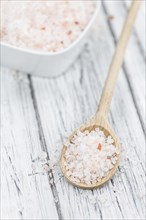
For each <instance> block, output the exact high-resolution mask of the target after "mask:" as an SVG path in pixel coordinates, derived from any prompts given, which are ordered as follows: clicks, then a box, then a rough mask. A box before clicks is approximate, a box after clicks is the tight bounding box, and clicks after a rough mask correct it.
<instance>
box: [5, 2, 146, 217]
mask: <svg viewBox="0 0 146 220" xmlns="http://www.w3.org/2000/svg"><path fill="white" fill-rule="evenodd" d="M129 5H130V1H128V0H127V1H125V0H122V1H121V0H117V1H116V0H111V1H109V0H106V1H105V0H104V1H103V3H102V6H101V10H100V15H99V18H98V22H97V24H96V25H95V27H94V30H93V31H92V33H91V36H90V37H89V39H88V41H87V43H86V45H85V47H84V50H83V51H82V53H81V55H80V57H78V59H77V60H76V61H75V62H74V64H73V65H72V66H71V67H70V68H69V70H68V71H67V72H65V73H64V74H62V75H61V76H59V77H57V78H54V79H44V78H37V77H32V76H29V75H25V74H22V73H20V72H18V71H14V70H10V69H6V68H2V69H1V86H2V95H1V98H2V100H1V114H2V123H1V126H2V145H1V174H2V177H1V199H2V201H1V202H2V203H1V211H2V212H1V219H10V220H11V219H43V220H44V219H48V220H53V219H54V220H57V219H71V220H74V219H80V220H83V219H86V220H89V219H91V220H95V219H100V220H101V219H104V220H106V219H115V220H116V219H126V220H129V219H131V220H137V219H140V220H142V219H144V218H145V176H144V174H145V135H144V134H145V119H144V104H145V77H144V72H145V34H144V32H145V24H144V22H145V11H144V1H142V5H141V9H140V12H139V15H138V17H137V20H136V23H135V27H134V31H133V34H132V36H131V38H130V41H129V44H128V48H127V51H126V55H125V60H124V64H123V67H122V69H121V73H120V77H119V80H118V84H117V87H116V90H115V93H114V97H113V100H112V105H111V111H110V114H109V120H110V122H111V124H112V125H113V127H114V129H115V131H116V132H117V134H118V136H119V137H120V140H121V142H122V161H121V164H120V166H119V170H118V172H117V175H115V176H114V178H113V179H112V180H111V181H109V182H108V183H107V184H106V185H104V186H103V187H102V188H100V189H97V190H93V191H90V190H89V191H83V190H81V189H78V188H76V187H73V186H72V185H70V184H68V183H67V182H66V181H65V180H64V178H60V179H59V180H58V181H57V180H56V178H57V175H56V174H55V172H54V170H52V171H50V172H45V173H42V172H39V173H38V174H34V175H30V174H31V173H33V172H34V170H33V169H34V160H35V158H37V156H38V154H39V152H40V151H45V152H47V154H48V156H49V158H50V159H52V158H53V157H54V155H55V151H56V149H58V151H57V153H56V154H58V152H59V150H60V149H61V147H62V144H63V140H64V139H65V137H66V135H67V134H70V133H71V132H72V131H73V130H74V129H75V128H76V127H78V126H79V125H80V124H81V123H82V122H85V121H86V120H87V119H88V118H89V117H90V116H91V115H93V114H94V112H95V111H96V108H97V105H98V102H99V98H100V95H101V91H102V87H103V84H104V80H105V78H106V75H107V71H108V68H109V64H110V62H111V58H112V55H113V52H114V48H115V43H116V41H117V39H118V36H119V33H120V31H121V28H122V25H123V22H124V19H125V16H126V14H127V8H128V7H129ZM48 71H49V70H48ZM50 173H51V174H50ZM51 175H52V179H53V181H51V183H50V176H51Z"/></svg>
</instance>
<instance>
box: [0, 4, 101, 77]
mask: <svg viewBox="0 0 146 220" xmlns="http://www.w3.org/2000/svg"><path fill="white" fill-rule="evenodd" d="M99 6H100V1H99V0H98V1H97V2H96V10H95V12H94V14H93V16H92V18H91V20H90V21H89V23H88V25H87V26H86V28H85V30H84V31H83V32H82V34H81V35H80V36H79V37H78V38H77V40H75V41H74V42H73V43H72V44H71V45H70V46H69V47H67V48H66V49H63V50H62V51H60V52H54V53H50V52H37V51H34V50H29V49H22V48H18V47H15V46H11V45H9V44H7V43H3V42H1V65H3V66H7V67H10V68H14V69H16V70H19V71H22V72H24V73H29V74H33V75H37V76H40V77H42V76H44V77H55V76H57V75H59V74H61V73H63V72H64V71H65V70H67V68H68V67H69V66H70V65H71V64H72V63H73V61H74V60H75V58H76V57H77V56H78V55H79V53H80V51H81V49H82V47H83V45H84V43H85V40H86V37H87V35H88V33H89V30H90V28H91V26H92V25H93V23H94V21H95V20H96V17H97V14H98V10H99Z"/></svg>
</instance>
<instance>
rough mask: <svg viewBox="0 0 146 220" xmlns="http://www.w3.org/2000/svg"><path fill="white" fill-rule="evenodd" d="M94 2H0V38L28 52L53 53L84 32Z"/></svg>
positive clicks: (92, 11) (91, 14)
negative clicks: (29, 50) (31, 50)
mask: <svg viewBox="0 0 146 220" xmlns="http://www.w3.org/2000/svg"><path fill="white" fill-rule="evenodd" d="M94 11H95V2H93V1H87V2H85V1H72V0H63V1H60V2H58V1H21V0H18V1H2V2H1V29H0V39H1V41H3V42H6V43H9V44H12V45H15V46H18V47H21V48H27V49H34V50H38V51H49V52H56V51H60V50H62V49H64V48H66V47H68V46H69V45H70V44H71V43H72V42H73V41H75V40H76V39H77V38H78V36H79V35H80V34H81V33H82V32H83V30H84V29H85V27H86V25H87V24H88V22H89V21H90V19H91V17H92V16H93V13H94Z"/></svg>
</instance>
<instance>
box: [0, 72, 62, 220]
mask: <svg viewBox="0 0 146 220" xmlns="http://www.w3.org/2000/svg"><path fill="white" fill-rule="evenodd" d="M1 82H2V83H1V85H2V100H1V102H2V106H1V114H2V117H1V118H2V145H1V146H2V149H1V150H2V158H1V159H2V184H1V192H2V194H1V198H2V201H3V202H2V204H1V209H2V215H1V218H2V219H58V213H57V210H56V206H55V202H54V198H53V195H52V190H51V187H50V186H49V184H48V176H47V175H46V174H45V175H36V176H29V175H28V174H30V173H32V172H33V167H32V159H35V158H36V157H37V156H38V154H39V152H40V151H41V144H40V140H39V135H38V127H37V123H36V119H35V114H34V109H33V105H32V100H31V96H30V89H29V82H28V79H27V77H26V76H23V75H21V74H20V75H19V74H18V73H16V72H15V71H12V70H8V69H2V70H1ZM48 209H49V211H48Z"/></svg>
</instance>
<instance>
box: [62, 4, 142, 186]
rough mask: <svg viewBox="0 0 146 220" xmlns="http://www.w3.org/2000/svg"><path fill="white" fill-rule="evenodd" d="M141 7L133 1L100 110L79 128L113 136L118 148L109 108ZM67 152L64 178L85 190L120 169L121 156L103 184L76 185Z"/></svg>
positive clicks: (63, 153) (113, 60) (63, 159)
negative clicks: (67, 162)
mask: <svg viewBox="0 0 146 220" xmlns="http://www.w3.org/2000/svg"><path fill="white" fill-rule="evenodd" d="M139 5H140V1H139V0H133V2H132V4H131V8H130V10H129V13H128V16H127V19H126V21H125V24H124V27H123V30H122V33H121V36H120V39H119V42H118V44H117V47H116V50H115V54H114V56H113V59H112V63H111V65H110V69H109V73H108V76H107V79H106V82H105V86H104V89H103V92H102V96H101V99H100V103H99V107H98V110H97V112H96V114H95V116H94V117H93V119H92V120H90V121H89V122H87V123H86V124H84V125H82V126H81V127H80V128H79V130H80V131H85V130H88V131H89V132H90V131H92V130H94V129H95V128H97V127H98V128H100V129H101V130H102V131H103V132H104V134H105V135H106V136H108V135H111V136H112V138H113V140H114V145H115V146H116V147H118V148H119V147H120V144H119V140H118V137H117V135H116V134H115V132H114V130H113V129H112V127H111V126H110V124H109V122H108V117H107V115H108V111H109V107H110V102H111V98H112V95H113V90H114V88H115V84H116V81H117V78H118V73H119V69H120V67H121V65H122V62H123V57H124V52H125V49H126V45H127V42H128V39H129V36H130V33H131V31H132V27H133V24H134V20H135V17H136V14H137V12H138V9H139ZM76 132H77V130H76V131H75V132H73V134H72V135H71V136H70V137H69V138H68V141H71V139H72V137H73V136H74V134H76ZM65 151H66V146H63V149H62V153H61V160H60V164H61V169H62V172H63V174H64V176H65V177H66V179H67V180H68V181H69V182H70V183H71V184H73V185H75V186H77V187H81V188H83V189H93V188H97V187H99V186H101V185H103V184H104V183H105V182H107V181H108V180H109V179H110V178H111V177H112V176H113V175H114V173H115V172H116V169H117V167H118V164H119V158H120V155H119V156H118V160H117V162H116V164H115V165H114V167H113V168H112V169H111V170H110V171H109V173H108V175H107V176H105V177H104V178H102V180H101V182H97V183H96V184H91V185H87V184H85V183H76V182H74V181H72V180H71V179H70V177H68V176H67V175H66V172H67V170H66V168H65V166H64V162H65Z"/></svg>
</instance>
